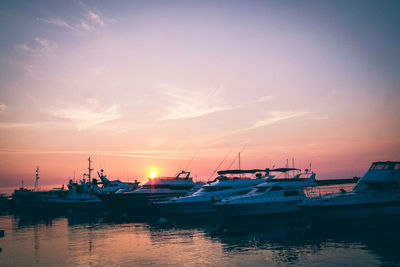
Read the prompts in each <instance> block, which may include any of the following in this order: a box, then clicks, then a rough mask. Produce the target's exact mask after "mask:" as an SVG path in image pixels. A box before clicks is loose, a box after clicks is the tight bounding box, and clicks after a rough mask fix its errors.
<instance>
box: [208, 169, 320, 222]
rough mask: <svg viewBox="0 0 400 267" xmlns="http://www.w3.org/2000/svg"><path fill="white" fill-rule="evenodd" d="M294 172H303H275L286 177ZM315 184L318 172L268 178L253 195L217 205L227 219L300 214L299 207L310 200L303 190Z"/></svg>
mask: <svg viewBox="0 0 400 267" xmlns="http://www.w3.org/2000/svg"><path fill="white" fill-rule="evenodd" d="M293 171H300V170H299V169H294V168H279V169H274V170H271V172H281V173H284V174H286V173H288V172H293ZM315 185H316V182H315V173H313V172H308V170H306V171H305V172H304V173H301V172H300V173H298V174H297V175H295V176H294V177H290V178H282V179H268V181H266V182H264V183H261V184H259V185H257V186H256V187H255V188H254V189H253V190H252V191H250V192H249V193H247V194H244V195H240V196H232V197H229V198H225V199H223V200H222V201H220V202H217V203H215V204H214V206H215V208H216V209H217V210H218V212H219V213H221V214H222V215H224V216H226V217H244V216H270V215H276V214H284V213H291V212H299V211H300V209H299V208H298V207H297V204H298V203H300V202H301V201H302V200H303V199H304V198H306V196H305V194H304V192H303V188H304V187H309V186H315Z"/></svg>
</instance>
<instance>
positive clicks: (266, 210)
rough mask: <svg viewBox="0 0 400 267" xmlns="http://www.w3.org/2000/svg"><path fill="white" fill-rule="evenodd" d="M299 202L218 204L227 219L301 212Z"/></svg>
mask: <svg viewBox="0 0 400 267" xmlns="http://www.w3.org/2000/svg"><path fill="white" fill-rule="evenodd" d="M298 203H299V202H298V201H296V202H274V203H272V202H269V203H265V202H264V203H251V204H249V203H241V204H231V203H229V204H216V205H215V207H216V209H217V210H218V212H219V213H221V214H222V215H223V216H225V217H247V216H270V215H277V214H286V213H292V212H301V209H299V208H298V207H297V204H298Z"/></svg>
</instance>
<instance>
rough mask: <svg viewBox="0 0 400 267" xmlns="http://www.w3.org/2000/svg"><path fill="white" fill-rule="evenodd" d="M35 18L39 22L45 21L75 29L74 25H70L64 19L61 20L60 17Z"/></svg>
mask: <svg viewBox="0 0 400 267" xmlns="http://www.w3.org/2000/svg"><path fill="white" fill-rule="evenodd" d="M37 20H38V21H40V22H44V23H47V24H51V25H55V26H59V27H63V28H67V29H70V30H74V31H75V30H77V29H76V28H75V27H74V26H72V25H71V24H70V23H68V22H66V21H65V20H63V19H61V18H49V19H45V18H39V19H37Z"/></svg>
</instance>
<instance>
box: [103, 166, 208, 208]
mask: <svg viewBox="0 0 400 267" xmlns="http://www.w3.org/2000/svg"><path fill="white" fill-rule="evenodd" d="M203 184H204V183H202V182H194V181H193V179H192V178H191V177H190V172H187V171H181V172H179V173H178V174H177V175H176V176H174V177H155V178H149V180H148V181H147V182H146V183H145V184H143V185H142V186H141V187H138V188H137V189H136V190H134V191H131V192H118V191H117V192H116V193H114V194H101V195H99V197H100V198H101V200H103V202H105V203H106V204H107V205H108V206H109V207H111V209H112V210H114V211H123V212H127V213H132V212H133V213H135V210H136V209H140V208H146V209H148V208H150V207H152V204H153V202H156V201H162V200H166V199H169V198H172V197H177V196H183V195H186V194H191V193H193V192H195V191H197V190H198V189H199V188H200V187H201V186H202V185H203ZM148 210H150V209H148Z"/></svg>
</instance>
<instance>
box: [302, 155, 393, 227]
mask: <svg viewBox="0 0 400 267" xmlns="http://www.w3.org/2000/svg"><path fill="white" fill-rule="evenodd" d="M299 207H300V208H301V209H303V210H305V211H306V212H307V214H308V215H310V216H311V217H312V218H313V219H314V220H316V221H320V220H343V219H344V220H345V219H353V218H365V217H373V216H383V215H400V162H399V161H377V162H373V163H372V165H371V167H370V168H369V169H368V171H367V172H366V173H365V175H364V176H363V177H362V178H361V179H360V180H359V181H358V183H357V184H356V185H355V187H354V188H353V189H352V190H351V191H350V192H346V191H345V190H341V191H340V192H339V193H332V194H326V195H316V196H315V195H314V196H310V197H309V198H307V199H305V201H303V203H301V204H300V205H299Z"/></svg>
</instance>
